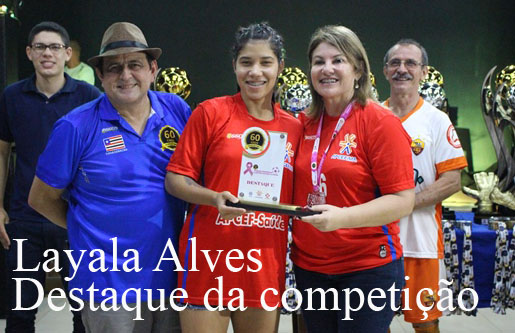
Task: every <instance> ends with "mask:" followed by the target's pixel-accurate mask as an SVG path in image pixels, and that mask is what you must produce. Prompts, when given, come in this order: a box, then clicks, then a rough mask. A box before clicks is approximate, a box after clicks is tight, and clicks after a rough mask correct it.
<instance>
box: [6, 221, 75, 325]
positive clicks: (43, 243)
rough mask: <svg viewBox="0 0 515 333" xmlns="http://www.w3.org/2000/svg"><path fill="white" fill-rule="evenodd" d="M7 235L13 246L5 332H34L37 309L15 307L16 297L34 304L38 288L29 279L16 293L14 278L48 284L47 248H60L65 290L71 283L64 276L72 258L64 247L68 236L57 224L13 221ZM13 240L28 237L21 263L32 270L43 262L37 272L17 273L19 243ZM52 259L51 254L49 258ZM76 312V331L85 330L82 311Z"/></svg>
mask: <svg viewBox="0 0 515 333" xmlns="http://www.w3.org/2000/svg"><path fill="white" fill-rule="evenodd" d="M6 230H7V234H8V235H9V238H10V240H11V247H10V248H9V250H7V253H6V266H7V278H8V279H7V292H8V306H9V308H8V314H7V322H6V328H5V332H6V333H9V332H16V333H25V332H34V330H35V328H34V321H35V319H36V312H37V309H34V310H16V311H14V310H12V309H14V308H15V307H16V297H17V296H18V297H19V298H20V305H21V306H22V307H23V308H29V307H32V306H33V305H34V304H36V301H37V299H38V290H37V288H36V286H35V285H34V283H32V282H30V281H22V282H21V290H22V292H21V293H20V295H16V282H15V280H13V279H14V278H25V279H27V278H30V279H34V280H37V281H39V283H40V284H41V285H42V286H44V285H45V272H44V271H43V269H42V266H43V262H44V261H45V260H47V259H49V257H43V252H44V251H45V250H46V249H56V250H57V251H59V265H60V266H61V267H62V270H61V271H60V272H59V274H60V275H61V280H62V282H63V285H64V288H65V290H67V288H68V282H66V281H64V278H65V277H67V276H68V273H69V266H70V264H69V261H68V258H67V256H66V255H65V254H64V252H63V250H65V249H67V248H68V235H67V231H66V229H63V228H61V227H58V226H56V225H55V224H53V223H50V222H32V221H19V220H11V222H10V223H9V224H7V225H6ZM14 239H27V240H26V241H24V242H23V243H22V246H23V254H22V258H21V261H22V265H23V268H24V269H31V268H34V267H36V266H37V265H38V264H40V267H39V270H38V271H34V272H32V271H29V272H16V271H14V270H15V269H16V268H17V261H18V253H17V252H18V244H17V242H15V241H14ZM50 258H51V257H50ZM68 302H70V305H71V306H72V307H74V308H77V307H78V305H77V303H75V302H73V301H70V299H68ZM72 313H73V332H84V326H83V325H82V320H81V314H80V311H72Z"/></svg>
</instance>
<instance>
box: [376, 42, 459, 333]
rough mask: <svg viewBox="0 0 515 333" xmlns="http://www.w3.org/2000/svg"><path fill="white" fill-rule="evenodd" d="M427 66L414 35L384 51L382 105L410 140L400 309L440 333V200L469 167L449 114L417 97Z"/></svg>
mask: <svg viewBox="0 0 515 333" xmlns="http://www.w3.org/2000/svg"><path fill="white" fill-rule="evenodd" d="M427 65H428V58H427V53H426V50H425V49H424V47H422V45H420V44H419V43H418V42H416V41H414V40H412V39H402V40H400V41H399V42H397V43H396V44H395V45H394V46H392V47H391V48H390V49H389V50H388V52H386V55H385V57H384V68H383V73H384V75H385V77H386V79H387V80H388V82H389V83H390V98H389V99H388V100H387V101H386V102H385V103H384V104H385V105H386V106H387V107H389V108H390V109H391V110H392V112H393V113H394V114H395V115H397V116H398V117H399V118H400V119H401V121H402V124H403V126H404V129H405V130H406V132H408V134H409V135H410V136H411V140H412V143H411V150H412V158H413V167H414V171H415V191H416V196H415V207H414V210H413V213H412V214H411V215H409V216H407V217H404V218H402V219H401V220H400V223H399V227H400V234H399V235H400V238H401V242H402V245H403V251H404V257H405V258H404V269H405V275H406V279H407V278H408V277H409V279H408V280H407V281H406V286H405V288H407V289H409V297H408V298H409V299H406V295H407V294H406V293H403V313H404V319H405V320H406V321H407V322H410V323H412V325H413V328H414V329H415V332H439V328H438V318H439V317H441V315H442V313H441V312H440V311H439V310H438V309H437V306H436V303H437V302H438V300H439V298H438V295H437V292H438V290H439V288H440V287H439V285H438V282H439V280H440V279H441V278H445V266H444V264H443V234H442V225H441V219H442V212H441V204H440V203H441V201H442V200H444V199H445V198H447V197H448V196H450V195H452V194H453V193H455V192H457V191H459V190H460V188H461V177H460V171H461V169H463V168H464V167H466V166H467V161H466V159H465V157H464V155H463V150H462V149H461V144H460V141H459V139H458V136H457V135H456V130H455V129H454V127H453V125H452V124H451V121H450V120H449V117H448V116H447V115H446V114H445V113H443V112H442V111H440V110H438V109H436V108H435V107H433V106H432V105H431V104H429V103H428V102H425V101H424V100H423V99H422V98H421V97H420V96H419V93H418V87H419V84H420V81H421V80H422V79H423V78H424V77H425V76H426V75H427ZM442 287H444V286H442ZM423 288H429V289H430V290H432V292H429V291H428V290H422V289H423ZM417 298H419V302H421V304H423V305H424V307H430V308H431V310H429V311H427V315H428V317H427V318H424V311H423V310H422V309H419V307H418V306H417ZM408 302H409V303H408ZM408 307H409V308H410V309H411V310H408V309H407V308H408Z"/></svg>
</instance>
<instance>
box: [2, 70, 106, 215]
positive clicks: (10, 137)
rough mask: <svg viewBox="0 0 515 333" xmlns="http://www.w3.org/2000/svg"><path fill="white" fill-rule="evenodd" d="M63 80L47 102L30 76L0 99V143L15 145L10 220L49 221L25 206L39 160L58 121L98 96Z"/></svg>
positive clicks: (86, 86)
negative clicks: (1, 141) (59, 88)
mask: <svg viewBox="0 0 515 333" xmlns="http://www.w3.org/2000/svg"><path fill="white" fill-rule="evenodd" d="M64 77H65V79H66V83H65V85H64V86H63V87H62V88H61V90H59V91H58V92H57V93H55V94H54V95H52V96H51V97H50V98H48V97H46V96H45V95H44V94H42V93H40V92H39V91H38V90H37V88H36V76H35V75H32V76H31V77H29V78H27V79H25V80H21V81H18V82H16V83H13V84H12V85H10V86H8V87H7V88H5V90H4V92H3V94H2V97H1V99H0V140H3V141H7V142H14V143H15V144H16V167H15V173H14V192H13V195H12V197H11V201H10V209H9V216H10V218H11V219H16V220H25V221H48V220H47V219H45V218H44V217H43V216H41V215H40V214H39V213H37V212H36V211H35V210H33V209H32V208H30V207H29V205H28V204H27V198H28V196H29V190H30V186H31V185H32V181H33V179H34V172H35V170H36V164H37V161H38V157H39V155H40V154H41V152H43V150H44V149H45V146H46V143H47V141H48V136H49V135H50V132H51V131H52V127H53V126H54V123H55V122H56V121H57V119H59V118H61V117H62V116H64V115H65V114H67V113H68V112H70V111H71V110H73V109H74V108H76V107H78V106H79V105H82V104H84V103H86V102H89V101H91V100H93V99H95V98H97V97H98V96H100V91H99V90H98V89H97V88H95V87H94V86H92V85H90V84H87V83H85V82H82V81H77V80H74V79H72V78H71V77H70V76H68V74H64Z"/></svg>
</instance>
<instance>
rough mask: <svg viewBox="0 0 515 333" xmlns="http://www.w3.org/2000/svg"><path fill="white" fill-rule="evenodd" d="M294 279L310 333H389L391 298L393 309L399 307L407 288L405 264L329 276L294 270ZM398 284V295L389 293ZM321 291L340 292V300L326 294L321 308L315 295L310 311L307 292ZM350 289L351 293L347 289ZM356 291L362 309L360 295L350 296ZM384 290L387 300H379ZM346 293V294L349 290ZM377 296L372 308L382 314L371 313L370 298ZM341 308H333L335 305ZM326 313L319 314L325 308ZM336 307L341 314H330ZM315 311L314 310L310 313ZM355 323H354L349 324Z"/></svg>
mask: <svg viewBox="0 0 515 333" xmlns="http://www.w3.org/2000/svg"><path fill="white" fill-rule="evenodd" d="M295 278H296V280H297V289H298V290H299V291H300V292H301V294H302V314H303V316H304V319H305V322H306V326H307V329H308V332H351V333H359V332H363V333H373V332H381V333H383V332H386V331H387V330H388V327H389V326H390V323H391V321H392V319H393V315H394V312H393V311H392V304H391V298H392V297H391V294H393V301H394V303H395V304H393V306H395V307H397V306H399V305H400V291H401V290H402V288H403V286H404V260H403V259H402V258H401V259H399V260H396V261H393V262H391V263H388V264H386V265H383V266H379V267H376V268H372V269H367V270H363V271H358V272H352V273H346V274H337V275H328V274H322V273H317V272H312V271H307V270H305V269H302V268H300V267H298V266H295ZM393 284H395V286H394V288H395V289H396V290H395V291H393V289H392V291H391V292H390V291H389V290H388V289H390V288H391V287H392V285H393ZM309 288H312V289H313V290H315V289H316V288H321V289H323V290H325V291H327V290H328V289H330V288H334V289H335V290H337V291H338V293H337V297H333V293H331V292H328V293H326V294H325V301H324V304H322V296H321V293H320V292H312V293H310V294H312V297H311V298H312V305H311V307H310V310H306V309H307V308H308V292H307V291H306V289H309ZM347 288H348V289H347ZM353 288H358V289H360V290H361V291H362V292H363V298H362V299H363V306H362V307H361V308H360V309H359V310H357V311H353V310H351V309H357V308H359V304H360V298H361V297H360V295H359V294H358V292H351V290H352V289H353ZM375 288H379V289H382V290H383V291H384V294H385V296H384V297H382V298H380V297H379V295H380V291H378V290H375V291H373V292H372V293H371V291H372V290H373V289H375ZM346 289H347V290H346ZM369 294H370V295H372V296H378V298H371V299H370V300H371V303H372V306H373V307H374V306H375V307H381V306H383V305H384V307H383V309H382V310H378V309H372V308H371V307H370V306H369V299H368V295H369ZM335 300H336V301H337V302H338V304H334V303H335V302H334V301H335ZM323 305H325V308H326V309H327V310H319V309H321V308H323ZM335 305H337V308H338V309H339V310H331V309H333V307H334V306H335ZM311 309H312V310H311ZM350 319H352V320H350Z"/></svg>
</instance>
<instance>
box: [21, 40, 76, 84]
mask: <svg viewBox="0 0 515 333" xmlns="http://www.w3.org/2000/svg"><path fill="white" fill-rule="evenodd" d="M34 44H45V45H51V44H64V43H63V40H62V38H61V36H60V35H59V34H58V33H56V32H52V31H41V32H40V33H38V34H36V35H35V36H34V39H33V40H32V45H34ZM32 45H29V46H27V47H26V49H25V52H26V53H27V58H29V60H30V61H32V64H33V65H34V70H35V72H36V76H37V77H42V78H45V79H48V78H52V77H58V76H63V73H64V64H65V62H66V61H68V60H69V59H70V56H71V53H72V49H71V48H69V47H67V48H61V49H60V50H58V51H57V52H53V51H51V50H50V48H48V47H47V48H46V49H45V50H44V51H43V52H42V53H39V52H37V51H36V50H34V49H33V48H32V47H31V46H32Z"/></svg>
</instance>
